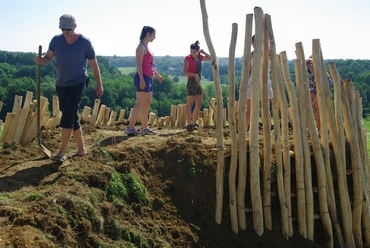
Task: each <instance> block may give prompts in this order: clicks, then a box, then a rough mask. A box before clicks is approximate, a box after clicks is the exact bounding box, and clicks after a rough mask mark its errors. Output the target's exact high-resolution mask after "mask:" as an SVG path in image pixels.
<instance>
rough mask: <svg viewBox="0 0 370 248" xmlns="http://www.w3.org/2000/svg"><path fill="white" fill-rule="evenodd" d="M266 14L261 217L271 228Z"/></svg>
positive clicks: (269, 119) (262, 101)
mask: <svg viewBox="0 0 370 248" xmlns="http://www.w3.org/2000/svg"><path fill="white" fill-rule="evenodd" d="M268 33H269V32H268V29H267V20H266V14H265V15H264V16H263V40H262V61H261V112H262V127H263V173H262V176H263V194H262V195H263V217H264V222H265V227H266V228H267V229H268V230H271V229H272V217H271V161H272V159H271V115H270V101H269V98H268V83H269V81H270V78H269V77H268V75H269V60H270V55H269V54H270V49H269V37H268V35H269V34H268Z"/></svg>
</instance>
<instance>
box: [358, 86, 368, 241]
mask: <svg viewBox="0 0 370 248" xmlns="http://www.w3.org/2000/svg"><path fill="white" fill-rule="evenodd" d="M361 106H362V102H361V98H360V93H359V92H358V91H354V108H355V113H356V128H357V135H358V140H359V152H360V158H361V164H362V166H363V175H362V182H363V186H362V187H363V194H364V197H363V203H362V226H363V233H364V236H365V241H366V242H365V243H366V244H368V243H370V236H369V235H370V212H369V208H370V206H369V203H367V202H366V201H367V200H368V199H369V181H368V180H369V170H368V161H367V155H365V154H367V150H364V148H366V145H364V144H366V142H367V138H366V133H365V135H363V133H364V132H363V130H364V129H363V124H362V122H363V120H362V107H361Z"/></svg>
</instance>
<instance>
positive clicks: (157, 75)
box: [154, 69, 163, 83]
mask: <svg viewBox="0 0 370 248" xmlns="http://www.w3.org/2000/svg"><path fill="white" fill-rule="evenodd" d="M154 75H155V77H156V78H157V79H158V81H159V82H160V83H162V81H163V77H162V76H161V75H160V74H159V73H158V72H157V70H156V69H154Z"/></svg>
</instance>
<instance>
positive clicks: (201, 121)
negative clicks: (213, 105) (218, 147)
mask: <svg viewBox="0 0 370 248" xmlns="http://www.w3.org/2000/svg"><path fill="white" fill-rule="evenodd" d="M202 131H203V118H199V119H198V134H201V133H202Z"/></svg>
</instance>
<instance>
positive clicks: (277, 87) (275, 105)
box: [265, 14, 291, 239]
mask: <svg viewBox="0 0 370 248" xmlns="http://www.w3.org/2000/svg"><path fill="white" fill-rule="evenodd" d="M265 20H266V22H267V29H268V32H269V33H268V36H269V41H270V49H271V78H272V82H271V83H272V86H273V89H274V98H272V110H273V120H274V139H273V140H274V147H275V161H276V179H277V186H278V196H279V202H280V212H281V214H280V215H281V218H280V219H281V229H282V233H283V235H284V237H285V238H286V239H288V238H289V225H288V222H289V220H291V218H290V219H289V218H288V210H289V206H290V204H288V202H287V199H286V196H285V192H284V169H283V150H282V141H283V140H284V139H283V137H281V130H280V125H281V126H282V129H284V125H285V128H287V126H286V125H287V123H286V122H287V121H286V120H285V121H284V120H283V119H281V121H280V120H279V103H280V105H281V108H284V106H285V105H286V99H285V94H284V93H283V92H282V89H281V87H282V78H281V74H280V61H279V58H278V56H277V55H276V46H275V38H274V33H273V30H272V24H271V18H270V16H269V15H268V14H266V15H265ZM282 112H283V111H281V118H284V116H286V108H285V109H284V114H283V113H282ZM283 123H285V124H283ZM289 166H290V165H289ZM288 179H289V178H286V179H285V180H288ZM289 192H290V188H289ZM289 199H290V196H289Z"/></svg>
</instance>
